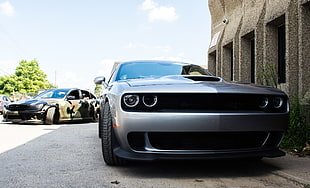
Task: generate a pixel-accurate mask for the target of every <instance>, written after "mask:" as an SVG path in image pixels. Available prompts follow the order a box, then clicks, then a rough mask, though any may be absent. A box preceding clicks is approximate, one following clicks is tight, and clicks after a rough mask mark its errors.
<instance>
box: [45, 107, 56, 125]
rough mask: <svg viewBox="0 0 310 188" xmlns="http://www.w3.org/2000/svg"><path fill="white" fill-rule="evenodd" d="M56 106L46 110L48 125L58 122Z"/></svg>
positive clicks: (46, 122)
mask: <svg viewBox="0 0 310 188" xmlns="http://www.w3.org/2000/svg"><path fill="white" fill-rule="evenodd" d="M55 114H56V108H49V109H48V110H47V112H46V117H45V122H44V123H45V124H47V125H53V124H54V123H56V116H55Z"/></svg>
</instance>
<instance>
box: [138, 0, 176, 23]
mask: <svg viewBox="0 0 310 188" xmlns="http://www.w3.org/2000/svg"><path fill="white" fill-rule="evenodd" d="M140 8H141V9H142V10H144V11H148V18H149V21H156V20H158V21H166V22H172V21H175V20H177V19H178V15H177V14H176V9H175V8H174V7H166V6H159V5H158V4H157V3H155V2H154V1H152V0H145V1H144V2H143V3H142V5H141V6H140Z"/></svg>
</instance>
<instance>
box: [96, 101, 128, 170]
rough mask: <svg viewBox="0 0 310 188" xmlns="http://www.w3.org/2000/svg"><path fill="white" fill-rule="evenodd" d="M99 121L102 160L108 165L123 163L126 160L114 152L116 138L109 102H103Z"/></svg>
mask: <svg viewBox="0 0 310 188" xmlns="http://www.w3.org/2000/svg"><path fill="white" fill-rule="evenodd" d="M100 118H102V119H101V121H99V122H100V124H99V126H102V127H101V144H102V154H103V158H104V161H105V163H106V164H107V165H110V166H119V165H124V164H125V163H126V160H125V159H123V158H120V157H118V156H116V155H115V154H114V151H113V149H114V147H113V146H115V145H116V138H115V135H114V131H113V127H112V116H111V111H110V106H109V103H105V105H104V109H103V116H102V115H100Z"/></svg>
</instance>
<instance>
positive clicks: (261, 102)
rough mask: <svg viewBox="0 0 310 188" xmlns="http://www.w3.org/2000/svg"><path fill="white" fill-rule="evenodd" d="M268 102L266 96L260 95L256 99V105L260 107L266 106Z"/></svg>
mask: <svg viewBox="0 0 310 188" xmlns="http://www.w3.org/2000/svg"><path fill="white" fill-rule="evenodd" d="M268 103H269V100H268V97H261V98H259V99H258V106H259V107H260V108H266V107H267V105H268Z"/></svg>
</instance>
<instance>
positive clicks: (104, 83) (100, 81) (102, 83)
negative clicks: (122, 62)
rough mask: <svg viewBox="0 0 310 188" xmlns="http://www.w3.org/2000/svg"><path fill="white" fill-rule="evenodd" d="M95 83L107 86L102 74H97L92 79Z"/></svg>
mask: <svg viewBox="0 0 310 188" xmlns="http://www.w3.org/2000/svg"><path fill="white" fill-rule="evenodd" d="M94 83H95V84H96V85H103V86H104V87H105V88H107V87H109V85H108V83H106V82H105V77H104V76H99V77H96V78H95V79H94Z"/></svg>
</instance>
